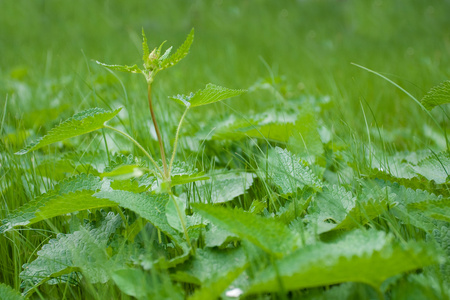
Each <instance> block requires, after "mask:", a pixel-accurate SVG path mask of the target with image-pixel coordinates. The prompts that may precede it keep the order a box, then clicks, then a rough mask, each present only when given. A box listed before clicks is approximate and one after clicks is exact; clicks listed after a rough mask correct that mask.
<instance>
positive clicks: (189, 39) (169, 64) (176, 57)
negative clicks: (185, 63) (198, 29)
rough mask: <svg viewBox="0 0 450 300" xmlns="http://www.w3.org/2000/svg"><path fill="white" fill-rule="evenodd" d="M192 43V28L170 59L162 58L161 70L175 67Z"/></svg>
mask: <svg viewBox="0 0 450 300" xmlns="http://www.w3.org/2000/svg"><path fill="white" fill-rule="evenodd" d="M193 41H194V28H192V29H191V32H190V33H189V34H188V36H187V37H186V40H185V41H184V42H183V44H182V45H181V46H180V47H179V48H178V49H177V51H176V52H175V53H174V54H172V55H171V56H170V57H167V58H164V56H165V55H164V56H163V58H164V59H163V60H162V62H161V68H162V69H167V68H169V67H172V66H174V65H176V64H177V63H178V62H179V61H180V60H182V59H183V58H184V57H185V56H186V55H187V54H188V53H189V49H190V48H191V45H192V42H193Z"/></svg>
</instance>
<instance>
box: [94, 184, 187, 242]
mask: <svg viewBox="0 0 450 300" xmlns="http://www.w3.org/2000/svg"><path fill="white" fill-rule="evenodd" d="M93 196H94V197H97V198H100V199H108V200H110V201H113V202H115V203H117V204H119V205H120V206H122V207H124V208H127V209H129V210H132V211H134V212H135V213H137V214H138V215H140V216H141V217H143V218H144V219H146V220H147V221H149V222H150V223H152V224H153V226H155V227H156V228H158V229H159V230H161V231H162V232H164V233H165V234H166V235H167V236H168V237H170V238H171V239H172V240H173V241H175V242H176V243H177V244H178V245H180V244H182V243H183V240H182V238H181V237H180V236H179V234H178V232H177V231H176V230H175V229H173V228H172V227H171V226H170V224H169V223H168V221H167V218H166V204H167V201H168V200H169V195H168V194H151V193H140V194H136V193H133V192H128V191H114V190H102V191H100V192H98V193H96V194H94V195H93Z"/></svg>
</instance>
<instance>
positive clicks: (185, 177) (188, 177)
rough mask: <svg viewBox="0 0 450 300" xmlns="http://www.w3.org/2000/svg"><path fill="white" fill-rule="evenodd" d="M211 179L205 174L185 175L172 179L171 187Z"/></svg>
mask: <svg viewBox="0 0 450 300" xmlns="http://www.w3.org/2000/svg"><path fill="white" fill-rule="evenodd" d="M209 178H210V177H209V176H207V175H205V174H204V173H203V172H200V173H194V174H185V175H174V176H172V177H171V182H170V183H171V185H172V186H175V185H180V184H186V183H190V182H195V181H203V180H208V179H209Z"/></svg>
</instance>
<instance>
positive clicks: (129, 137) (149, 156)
mask: <svg viewBox="0 0 450 300" xmlns="http://www.w3.org/2000/svg"><path fill="white" fill-rule="evenodd" d="M104 126H105V128H108V129H111V130H114V131H115V132H118V133H120V134H121V135H123V136H125V137H126V138H128V139H129V140H130V141H132V142H133V143H134V144H135V145H136V146H138V148H139V149H141V151H142V152H144V154H145V156H147V157H148V159H150V161H151V162H152V164H153V165H154V166H155V168H156V170H157V171H158V172H159V174H160V175H161V176H162V177H163V178H164V173H163V171H162V170H161V168H160V167H159V166H158V164H157V163H156V161H155V160H154V159H153V157H152V156H151V155H150V154H149V153H148V152H147V151H146V150H145V149H144V147H142V146H141V144H139V143H138V142H137V141H136V140H135V139H133V138H132V137H131V136H130V135H129V134H127V133H125V132H123V131H121V130H119V129H116V128H114V127H111V126H109V125H106V124H105V125H104Z"/></svg>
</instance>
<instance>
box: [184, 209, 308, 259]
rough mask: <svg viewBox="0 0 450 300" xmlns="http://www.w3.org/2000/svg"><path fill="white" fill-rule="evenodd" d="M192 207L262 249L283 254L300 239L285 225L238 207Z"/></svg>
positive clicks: (296, 244)
mask: <svg viewBox="0 0 450 300" xmlns="http://www.w3.org/2000/svg"><path fill="white" fill-rule="evenodd" d="M192 207H193V208H194V210H195V211H197V212H198V213H199V214H200V215H202V216H204V217H205V218H207V219H209V220H211V222H213V223H215V224H216V225H217V226H218V227H221V228H223V229H225V230H228V231H230V232H232V233H234V234H236V235H238V236H239V237H240V238H242V239H246V240H248V241H250V242H252V243H253V244H255V245H257V246H258V247H260V248H261V249H263V250H264V251H266V252H268V253H271V254H274V255H276V256H283V255H284V254H286V253H289V252H290V251H292V250H294V249H295V248H297V247H298V246H299V245H300V239H299V237H298V236H296V235H295V234H294V233H293V232H292V231H290V230H289V228H288V227H287V226H285V225H284V224H282V223H280V222H277V221H275V220H273V219H268V218H263V217H261V216H258V215H254V214H252V213H249V212H244V211H242V210H239V209H234V210H231V209H227V208H225V207H219V206H213V205H208V204H200V203H195V204H192Z"/></svg>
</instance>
